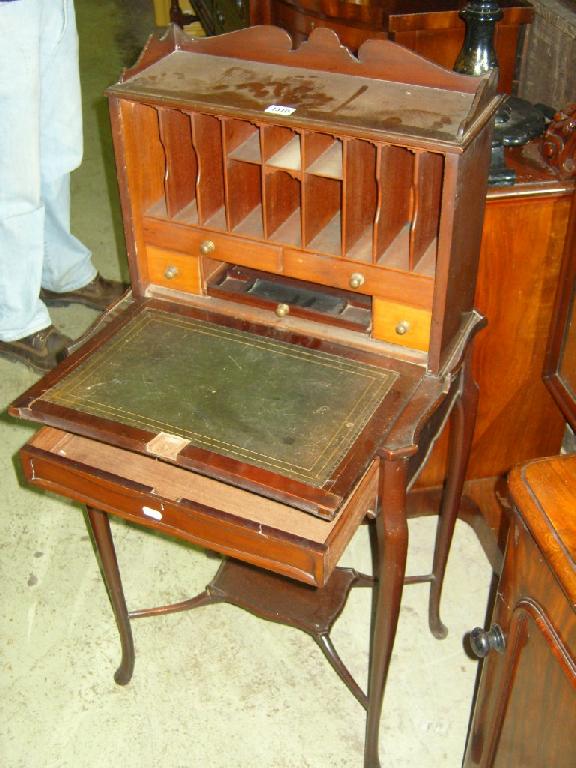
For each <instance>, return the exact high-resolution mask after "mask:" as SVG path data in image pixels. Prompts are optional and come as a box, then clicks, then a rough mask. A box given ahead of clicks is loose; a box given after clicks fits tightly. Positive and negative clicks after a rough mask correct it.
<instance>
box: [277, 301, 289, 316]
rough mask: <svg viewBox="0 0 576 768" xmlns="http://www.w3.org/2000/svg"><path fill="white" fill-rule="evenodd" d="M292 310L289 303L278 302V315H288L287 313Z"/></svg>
mask: <svg viewBox="0 0 576 768" xmlns="http://www.w3.org/2000/svg"><path fill="white" fill-rule="evenodd" d="M289 312H290V307H289V305H288V304H278V306H277V307H276V314H277V315H278V317H286V315H287V314H288V313H289Z"/></svg>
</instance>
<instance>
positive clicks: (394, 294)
mask: <svg viewBox="0 0 576 768" xmlns="http://www.w3.org/2000/svg"><path fill="white" fill-rule="evenodd" d="M284 273H285V274H286V275H288V276H289V277H297V278H298V279H300V280H307V281H309V282H312V283H320V284H321V285H329V286H333V287H334V288H343V289H345V290H347V291H351V290H352V291H357V292H358V293H364V294H367V295H368V296H380V297H385V298H387V299H389V300H391V301H397V302H401V303H406V304H408V305H410V306H415V307H419V308H422V309H426V310H430V309H431V308H432V296H433V290H434V283H433V280H432V279H431V278H428V277H424V276H422V275H416V274H414V273H403V272H399V271H396V270H392V269H386V268H383V267H377V266H375V265H374V264H365V263H362V262H351V261H345V260H343V259H339V258H338V257H332V258H331V257H329V256H320V255H318V254H315V253H306V252H304V251H296V250H292V249H290V248H286V249H285V250H284Z"/></svg>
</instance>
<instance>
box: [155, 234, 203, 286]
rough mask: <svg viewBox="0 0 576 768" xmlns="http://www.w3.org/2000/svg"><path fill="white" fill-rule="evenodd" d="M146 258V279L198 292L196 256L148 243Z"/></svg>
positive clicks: (198, 264) (197, 263)
mask: <svg viewBox="0 0 576 768" xmlns="http://www.w3.org/2000/svg"><path fill="white" fill-rule="evenodd" d="M146 260H147V267H148V279H149V280H150V282H151V283H153V284H154V285H162V286H164V287H166V288H175V289H176V290H179V291H186V292H188V293H200V259H199V258H198V257H197V256H190V255H188V254H186V253H179V252H178V251H169V250H166V249H164V248H156V247H154V246H151V245H149V246H148V247H147V248H146Z"/></svg>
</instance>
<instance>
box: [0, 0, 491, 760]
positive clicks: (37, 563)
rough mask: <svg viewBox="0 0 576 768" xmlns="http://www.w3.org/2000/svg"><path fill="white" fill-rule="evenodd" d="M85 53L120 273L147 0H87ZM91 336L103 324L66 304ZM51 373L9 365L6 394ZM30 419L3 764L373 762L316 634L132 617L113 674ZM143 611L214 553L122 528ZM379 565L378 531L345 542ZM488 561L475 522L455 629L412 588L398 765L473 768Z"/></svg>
mask: <svg viewBox="0 0 576 768" xmlns="http://www.w3.org/2000/svg"><path fill="white" fill-rule="evenodd" d="M76 6H77V14H78V26H79V32H80V39H81V47H82V81H83V87H84V114H85V136H86V151H85V160H84V163H83V165H82V168H81V169H80V170H79V171H78V172H77V173H76V174H75V175H74V179H73V226H74V230H75V233H76V234H77V235H78V236H79V237H80V238H81V239H82V240H83V241H84V242H85V243H87V245H89V246H90V247H91V248H92V249H93V252H94V259H95V263H96V264H97V266H98V268H99V269H100V270H101V271H102V272H103V273H104V274H105V275H107V276H113V277H120V276H122V277H124V278H126V277H127V270H126V264H125V256H124V247H123V242H122V229H121V221H120V212H119V211H120V209H119V204H118V196H117V191H116V187H115V180H114V168H113V160H112V152H111V140H110V131H109V126H108V122H107V112H106V104H105V101H104V98H103V96H102V93H103V91H104V89H105V87H106V86H107V85H108V84H110V83H111V82H113V81H114V80H115V79H117V76H118V75H119V73H120V71H121V68H122V67H123V66H124V65H126V64H129V63H131V61H132V60H133V59H134V57H135V53H136V51H137V50H138V49H139V48H140V47H141V45H142V43H143V41H144V40H145V38H146V35H147V33H148V31H149V30H151V29H152V25H153V14H152V4H151V2H148V1H147V0H139V2H131V3H125V2H122V0H76ZM53 317H54V320H55V322H56V323H57V324H58V325H59V326H60V327H61V328H62V329H63V330H64V331H65V332H67V333H69V334H70V335H72V336H78V335H79V334H80V333H81V332H82V331H83V330H84V329H85V328H86V327H87V325H88V324H89V323H90V322H91V321H92V320H93V318H94V317H95V313H94V312H91V311H90V310H87V309H81V308H67V309H60V310H56V311H54V314H53ZM36 378H37V377H36V376H35V374H33V373H32V372H30V371H29V370H28V369H26V368H25V367H23V366H21V365H17V364H9V363H7V362H6V361H3V360H0V404H1V405H0V407H1V408H2V409H5V408H6V406H7V405H8V403H9V402H10V401H11V400H12V399H13V398H14V397H16V396H17V395H18V394H19V393H21V392H22V391H23V390H24V389H25V388H27V387H28V386H29V385H30V384H32V383H33V381H35V379H36ZM33 431H34V428H33V427H31V426H30V425H26V424H23V423H19V422H16V421H14V420H12V419H10V418H9V417H8V416H7V415H6V414H5V412H4V413H2V415H0V435H1V439H0V452H1V459H0V483H1V489H2V492H1V501H0V515H1V520H2V525H1V534H0V537H1V538H0V547H1V550H2V555H1V558H0V579H1V583H2V585H3V589H2V600H1V632H0V649H1V657H0V661H1V665H2V677H1V681H0V695H1V697H2V702H3V709H2V719H1V721H0V765H2V766H3V768H111V767H112V766H114V767H115V766H122V768H152V766H155V767H160V768H192V767H194V768H195V767H196V766H198V767H199V768H200V767H202V768H204V767H205V766H207V767H209V768H224V766H226V768H230V767H231V766H233V767H235V768H254V767H255V766H262V768H306V767H309V768H327V767H328V766H330V767H331V768H359V767H360V766H361V765H362V750H363V733H364V712H363V710H362V708H361V707H360V706H359V705H358V704H357V702H356V701H355V699H354V698H352V696H351V695H350V694H349V693H348V691H347V690H346V689H345V688H344V686H343V685H342V684H341V683H340V681H339V680H338V679H337V678H336V676H335V675H334V673H333V671H332V670H331V668H330V667H329V666H328V665H327V664H326V663H325V661H324V659H323V657H322V655H321V653H320V651H319V650H318V649H317V647H316V646H315V644H314V643H313V642H312V640H310V639H309V638H308V637H307V636H305V635H302V634H300V633H298V632H296V631H295V630H292V629H288V628H286V627H281V626H278V625H274V624H271V623H268V622H263V621H259V620H257V619H255V618H254V617H252V616H250V615H249V614H247V613H244V612H242V611H240V610H238V609H235V608H233V607H231V606H212V607H208V608H205V609H201V610H198V611H196V612H193V613H188V614H186V613H184V614H175V615H172V616H169V617H163V618H155V619H145V620H142V621H140V622H135V623H134V634H135V642H136V647H137V662H136V671H135V675H134V678H133V680H132V682H131V684H130V685H129V686H127V687H126V688H120V687H118V686H116V685H115V684H114V681H113V672H114V669H115V666H116V664H117V662H118V659H119V644H118V638H117V634H116V627H115V623H114V619H113V616H112V613H111V610H110V606H109V603H108V599H107V595H106V592H105V589H104V587H103V585H102V582H101V579H100V574H99V571H98V567H97V564H96V560H95V558H94V555H93V552H92V547H91V544H90V541H89V538H88V535H87V532H86V528H85V526H84V519H83V513H82V510H81V509H80V507H78V506H77V505H75V504H72V503H67V502H66V501H63V500H62V499H60V498H56V497H53V496H50V495H49V494H46V493H38V492H35V491H33V490H30V489H28V488H26V487H24V486H23V485H22V483H21V480H20V479H19V470H18V466H17V456H16V454H17V451H18V449H19V447H20V446H21V445H22V444H23V443H24V442H25V441H26V440H27V439H28V437H29V436H30V435H31V434H32V433H33ZM433 529H434V521H433V520H426V519H423V520H418V521H415V522H414V523H412V524H411V543H410V557H409V572H415V571H427V570H429V568H430V562H431V542H432V538H433ZM113 530H114V533H115V536H116V541H117V548H118V557H119V561H120V566H121V568H122V569H123V571H124V580H125V589H126V595H127V599H128V603H129V606H132V607H137V606H143V605H151V604H157V603H160V602H167V601H172V600H178V599H182V598H184V597H188V596H190V595H192V594H194V593H195V592H196V591H198V590H200V589H201V588H202V587H203V586H204V585H205V583H206V582H207V581H208V580H209V579H210V577H211V575H212V574H213V572H214V571H215V570H216V568H217V561H216V560H214V559H211V558H208V557H206V555H205V554H204V553H203V552H202V551H200V550H196V549H194V548H192V547H189V546H183V545H181V544H176V543H174V542H171V541H169V540H168V539H163V538H160V537H158V536H154V535H151V534H145V533H143V532H142V531H139V530H137V529H136V528H134V527H132V526H129V525H126V524H123V523H115V524H114V529H113ZM345 562H346V564H353V565H354V566H356V567H358V568H361V569H368V568H369V551H368V546H367V541H366V534H365V531H364V530H362V531H360V533H359V535H358V536H357V537H356V538H355V539H354V540H353V542H352V544H351V546H350V547H349V550H348V551H347V553H346V555H345ZM490 577H491V573H490V567H489V565H488V562H487V560H486V558H485V557H484V554H483V552H482V550H481V548H480V546H479V544H478V542H477V540H476V538H475V536H474V534H473V533H472V532H471V530H470V529H468V528H467V527H466V526H465V525H464V524H460V523H459V524H458V526H457V529H456V536H455V542H454V546H453V550H452V555H451V559H450V563H449V567H448V576H447V582H446V587H445V592H444V603H443V615H444V619H445V621H446V623H447V624H448V626H449V628H450V634H449V637H448V638H447V639H446V640H444V641H437V640H434V639H433V638H432V637H431V635H430V634H429V632H428V630H427V627H426V614H427V608H426V600H427V589H426V587H425V586H422V585H420V586H411V587H408V588H407V589H406V590H405V597H404V601H403V606H402V613H401V617H400V627H399V633H398V637H397V641H396V651H395V654H394V658H393V662H392V667H391V672H390V678H389V683H388V690H387V695H386V699H385V706H384V714H383V719H382V730H381V736H382V742H381V743H382V763H383V766H386V767H387V768H404V767H408V766H410V767H411V768H412V767H413V766H422V767H423V768H436V767H437V766H447V767H449V768H456V766H459V765H460V763H461V759H462V754H463V750H464V745H465V738H466V729H467V721H468V716H469V709H470V702H471V697H472V691H473V686H474V680H475V675H476V669H477V665H476V663H475V662H473V661H470V660H469V659H468V658H467V657H466V655H465V653H464V651H463V649H462V636H463V634H464V632H465V631H467V630H468V629H470V628H471V627H472V626H474V625H476V624H478V623H482V621H483V618H484V613H485V605H486V601H487V594H488V585H489V581H490ZM368 618H369V595H368V594H367V590H357V591H356V592H355V593H353V594H352V597H351V599H350V601H349V603H348V606H347V608H346V610H345V612H344V614H343V616H342V617H341V618H340V619H339V621H338V623H337V625H336V627H335V630H334V639H335V642H336V644H337V647H338V648H339V650H340V652H341V654H342V656H343V658H344V660H345V661H346V662H347V663H348V664H349V666H350V668H351V669H352V671H353V672H354V673H355V674H357V676H358V678H359V679H360V680H361V681H365V678H366V669H367V647H368Z"/></svg>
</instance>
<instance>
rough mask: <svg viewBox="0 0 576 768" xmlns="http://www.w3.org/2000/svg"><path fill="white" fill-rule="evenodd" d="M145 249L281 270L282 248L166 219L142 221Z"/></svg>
mask: <svg viewBox="0 0 576 768" xmlns="http://www.w3.org/2000/svg"><path fill="white" fill-rule="evenodd" d="M144 239H145V241H146V244H147V248H148V249H150V247H152V246H153V247H154V248H156V249H162V248H169V249H172V250H174V251H179V252H180V253H183V254H190V255H191V256H195V257H200V256H202V257H209V258H210V259H217V260H218V261H226V262H231V263H232V264H238V265H240V266H242V267H253V268H254V269H261V270H263V271H264V272H274V273H275V274H279V273H280V272H281V271H282V248H281V247H279V246H275V245H268V244H267V243H262V242H260V241H257V240H248V239H244V238H242V237H237V236H235V235H226V234H222V233H221V232H215V231H212V230H209V229H199V228H197V227H188V226H183V225H181V224H174V223H173V222H169V221H151V220H145V221H144Z"/></svg>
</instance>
